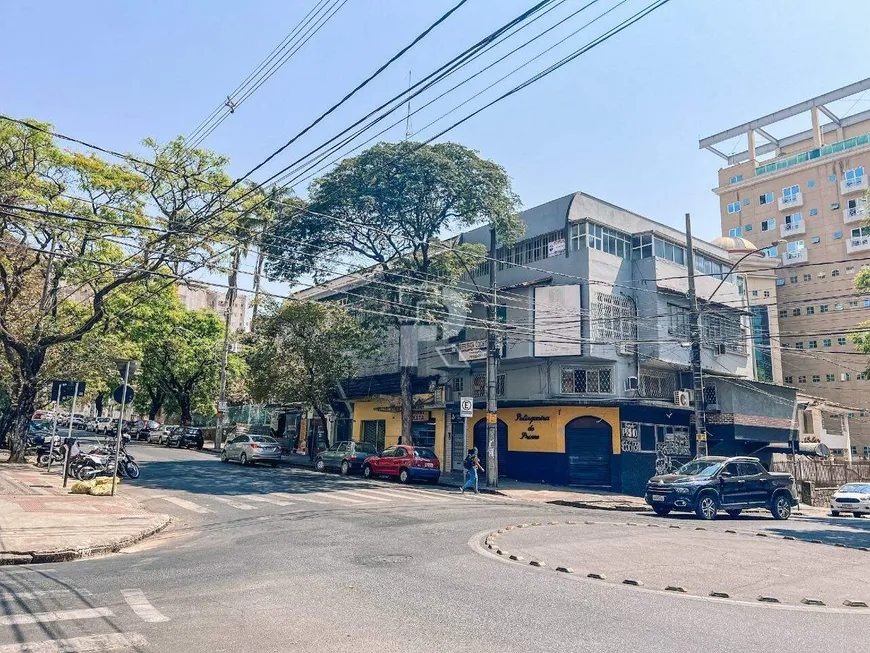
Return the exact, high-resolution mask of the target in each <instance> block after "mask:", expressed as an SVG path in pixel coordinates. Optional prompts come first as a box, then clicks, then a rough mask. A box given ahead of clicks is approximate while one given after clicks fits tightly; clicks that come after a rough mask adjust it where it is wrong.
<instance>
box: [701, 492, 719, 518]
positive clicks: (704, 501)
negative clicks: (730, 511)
mask: <svg viewBox="0 0 870 653" xmlns="http://www.w3.org/2000/svg"><path fill="white" fill-rule="evenodd" d="M718 511H719V500H718V499H717V498H716V495H715V494H713V493H712V492H707V493H706V494H702V495H701V496H700V497H698V505H696V506H695V514H696V515H698V517H700V518H701V519H706V520H708V521H709V520H712V519H716V513H717V512H718Z"/></svg>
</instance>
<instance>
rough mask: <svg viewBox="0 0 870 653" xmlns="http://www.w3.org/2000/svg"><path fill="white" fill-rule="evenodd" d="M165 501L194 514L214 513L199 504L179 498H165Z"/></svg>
mask: <svg viewBox="0 0 870 653" xmlns="http://www.w3.org/2000/svg"><path fill="white" fill-rule="evenodd" d="M163 500H164V501H168V502H169V503H173V504H175V505H176V506H178V507H179V508H184V509H185V510H190V511H192V512H198V513H206V512H214V511H213V510H210V509H208V508H206V507H205V506H201V505H199V504H198V503H194V502H193V501H188V500H187V499H181V498H179V497H163Z"/></svg>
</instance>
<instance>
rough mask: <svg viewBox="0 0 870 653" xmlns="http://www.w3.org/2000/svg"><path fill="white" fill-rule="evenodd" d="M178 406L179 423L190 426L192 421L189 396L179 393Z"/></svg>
mask: <svg viewBox="0 0 870 653" xmlns="http://www.w3.org/2000/svg"><path fill="white" fill-rule="evenodd" d="M178 407H179V408H180V409H181V425H182V426H190V425H191V424H192V423H193V416H192V415H191V414H190V397H188V396H187V395H185V394H179V395H178Z"/></svg>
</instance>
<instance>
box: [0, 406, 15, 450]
mask: <svg viewBox="0 0 870 653" xmlns="http://www.w3.org/2000/svg"><path fill="white" fill-rule="evenodd" d="M17 419H18V409H17V408H14V407H12V406H10V407H9V409H8V410H6V411H5V412H4V413H3V419H2V421H0V448H3V447H5V446H6V443H7V440H6V438H7V436H8V435H9V430H10V429H11V428H12V426H13V425H14V424H15V421H16V420H17Z"/></svg>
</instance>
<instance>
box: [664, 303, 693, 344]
mask: <svg viewBox="0 0 870 653" xmlns="http://www.w3.org/2000/svg"><path fill="white" fill-rule="evenodd" d="M667 312H668V333H669V334H670V335H672V336H679V337H682V338H686V337H688V335H689V309H688V308H685V307H683V306H677V305H676V304H668V306H667Z"/></svg>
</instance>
